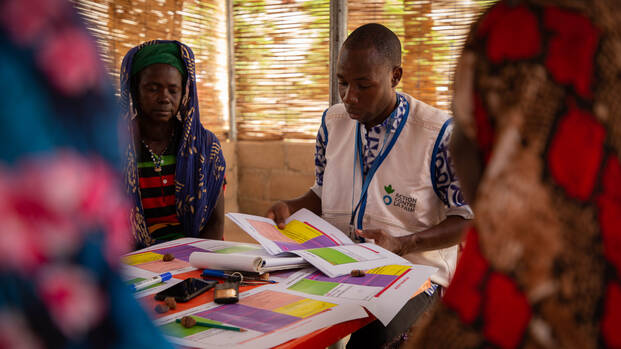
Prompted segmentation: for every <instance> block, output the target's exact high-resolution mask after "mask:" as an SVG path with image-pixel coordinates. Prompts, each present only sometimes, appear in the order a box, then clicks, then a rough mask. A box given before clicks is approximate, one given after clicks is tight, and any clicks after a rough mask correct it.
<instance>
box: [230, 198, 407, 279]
mask: <svg viewBox="0 0 621 349" xmlns="http://www.w3.org/2000/svg"><path fill="white" fill-rule="evenodd" d="M226 216H227V217H228V218H230V219H231V220H232V221H233V222H235V223H236V224H237V225H239V226H240V227H241V228H242V229H243V230H244V231H246V232H247V233H248V234H249V235H250V236H252V237H253V238H254V239H255V240H257V242H259V243H260V244H261V246H263V248H265V250H267V251H268V252H269V253H271V254H272V255H276V256H280V255H283V254H289V253H293V254H295V255H298V256H300V257H302V258H303V259H304V260H306V261H307V262H309V263H310V264H312V265H313V266H314V267H315V268H317V269H319V270H321V271H322V272H323V273H324V274H326V275H327V276H329V277H337V276H341V275H349V273H350V272H351V271H352V270H354V269H359V270H366V269H371V268H376V267H381V266H384V265H391V264H409V263H410V262H409V261H408V260H406V259H404V258H402V257H400V256H398V255H396V254H394V253H392V252H390V251H388V250H386V249H384V248H382V247H380V246H378V245H376V244H373V243H362V244H356V243H354V242H353V241H352V240H351V239H350V238H349V237H348V236H347V235H345V234H344V233H343V232H341V231H340V230H338V229H337V228H336V227H334V226H333V225H331V224H330V223H328V222H326V221H325V220H323V219H322V218H321V217H319V216H317V215H316V214H314V213H312V212H311V211H309V210H307V209H301V210H299V211H297V212H296V213H294V214H293V215H292V216H290V217H289V218H288V219H287V220H286V221H285V224H286V226H285V228H284V229H282V230H281V229H278V227H277V226H276V223H275V222H274V221H273V220H271V219H269V218H265V217H259V216H252V215H247V214H241V213H227V214H226Z"/></svg>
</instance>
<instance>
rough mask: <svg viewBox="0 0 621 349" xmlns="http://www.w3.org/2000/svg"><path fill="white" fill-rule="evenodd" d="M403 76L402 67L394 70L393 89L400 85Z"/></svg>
mask: <svg viewBox="0 0 621 349" xmlns="http://www.w3.org/2000/svg"><path fill="white" fill-rule="evenodd" d="M401 76H403V68H401V66H398V67H394V68H392V81H391V82H392V87H393V88H395V87H397V85H399V81H401Z"/></svg>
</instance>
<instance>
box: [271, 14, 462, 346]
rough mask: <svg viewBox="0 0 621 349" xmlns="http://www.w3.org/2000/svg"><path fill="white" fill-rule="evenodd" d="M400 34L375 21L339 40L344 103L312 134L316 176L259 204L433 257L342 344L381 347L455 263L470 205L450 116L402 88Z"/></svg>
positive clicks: (416, 259) (421, 257)
mask: <svg viewBox="0 0 621 349" xmlns="http://www.w3.org/2000/svg"><path fill="white" fill-rule="evenodd" d="M402 74H403V69H402V68H401V44H400V42H399V39H398V38H397V36H396V35H395V34H394V33H393V32H392V31H390V30H389V29H388V28H386V27H384V26H382V25H380V24H366V25H363V26H362V27H360V28H358V29H356V30H355V31H354V32H352V33H351V35H350V36H349V37H348V38H347V40H345V43H344V44H343V47H342V49H341V52H340V54H339V60H338V65H337V78H338V82H339V94H340V96H341V99H342V100H343V103H342V104H337V105H334V106H332V107H330V108H329V109H328V110H327V111H326V112H325V113H324V115H323V118H322V124H321V127H320V129H319V132H318V134H317V145H316V148H317V150H316V154H315V164H316V183H315V185H314V186H313V187H312V188H311V190H309V191H308V192H307V193H306V194H305V195H303V196H301V197H299V198H296V199H292V200H286V201H280V202H277V203H275V204H274V205H273V206H272V207H271V208H270V210H269V211H268V212H267V216H268V217H270V218H273V219H274V220H275V221H276V222H277V223H278V224H279V225H284V219H285V218H287V217H288V216H289V215H290V214H291V213H292V212H295V211H297V210H299V209H301V208H307V209H310V210H311V211H313V212H315V213H316V214H320V215H322V216H323V218H324V219H326V220H327V221H329V222H330V223H332V224H333V225H335V226H336V227H338V228H339V229H341V230H343V231H346V232H349V233H350V235H351V236H352V237H354V238H358V239H360V238H361V237H362V238H368V239H374V240H375V242H376V243H377V244H379V245H381V246H383V247H385V248H387V249H389V250H391V251H393V252H395V253H397V254H400V255H402V256H404V257H405V258H407V259H408V260H410V261H412V262H413V263H419V264H426V265H433V266H436V267H437V268H438V269H439V271H438V273H437V274H435V275H434V276H432V278H431V281H432V282H433V283H432V285H433V286H432V287H431V288H430V289H428V290H427V291H426V292H423V293H421V294H420V295H418V296H417V297H415V298H414V299H412V300H411V301H410V302H408V304H406V306H405V307H404V309H402V311H401V312H400V313H399V314H398V315H397V316H396V317H395V319H393V321H392V322H391V323H390V324H389V325H388V326H387V327H386V328H384V327H383V326H382V325H381V324H380V323H379V322H378V321H376V322H374V323H372V324H370V325H369V326H367V327H365V328H364V329H362V330H360V331H358V332H356V333H355V334H354V335H352V338H351V340H350V342H349V343H348V346H350V347H357V346H363V345H364V346H367V347H379V346H382V345H384V344H386V343H389V342H391V341H393V340H394V339H395V337H397V338H398V337H399V335H400V334H401V333H403V332H405V331H406V330H407V329H408V328H409V326H410V325H411V324H412V323H413V322H414V321H416V319H417V318H418V316H419V315H420V314H421V313H422V312H423V311H424V310H425V309H426V308H427V307H428V306H429V305H430V304H432V302H433V301H434V300H435V299H436V298H438V297H439V290H438V287H439V286H447V285H448V282H449V279H450V277H451V274H452V272H453V270H454V268H455V260H456V257H457V246H456V245H457V244H458V243H459V242H460V241H461V238H462V231H463V229H464V226H465V225H466V224H467V220H468V219H471V218H472V212H471V210H470V208H469V207H468V206H467V205H464V203H463V200H462V198H461V190H460V189H459V183H458V182H457V180H456V178H455V176H454V174H453V171H452V169H451V166H450V160H451V159H450V154H449V153H448V148H447V145H448V141H449V138H450V130H451V121H450V119H449V116H448V115H446V114H445V113H443V112H441V111H440V110H437V109H435V108H432V107H430V106H428V105H426V104H424V103H422V102H420V101H418V100H416V99H414V98H412V97H410V96H408V95H406V94H404V93H396V92H395V87H396V86H397V85H398V83H399V81H400V80H401V77H402Z"/></svg>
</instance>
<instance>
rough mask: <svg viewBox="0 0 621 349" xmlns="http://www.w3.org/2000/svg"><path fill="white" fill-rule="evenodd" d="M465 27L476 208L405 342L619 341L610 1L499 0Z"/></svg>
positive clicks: (620, 131) (619, 105) (620, 130)
mask: <svg viewBox="0 0 621 349" xmlns="http://www.w3.org/2000/svg"><path fill="white" fill-rule="evenodd" d="M472 28H473V29H472V31H471V33H470V36H469V37H468V40H467V42H466V44H465V48H464V53H463V56H462V58H464V59H462V61H461V65H460V66H458V68H457V72H456V79H457V81H456V83H455V86H456V87H458V89H457V90H456V92H455V93H456V99H455V101H456V103H455V110H454V115H455V121H456V126H455V127H456V128H462V130H463V131H464V134H465V135H466V137H468V138H469V139H470V142H471V144H470V147H473V150H474V151H476V150H477V149H478V151H479V153H480V158H481V159H483V160H484V161H483V164H480V165H479V164H472V166H474V167H475V168H476V166H480V168H476V169H475V170H473V171H471V173H479V172H477V171H481V172H482V175H481V177H480V178H481V179H480V180H479V183H478V187H477V188H476V202H474V204H473V208H474V213H475V215H476V218H475V221H474V226H473V227H472V228H471V229H470V230H469V232H468V235H467V241H466V244H465V248H464V250H463V254H462V256H461V259H460V261H459V263H458V266H457V270H456V272H455V276H454V277H453V279H452V281H451V284H450V285H449V287H448V288H447V290H446V294H445V296H444V298H443V304H442V305H441V306H440V307H439V309H438V310H437V311H436V312H435V313H434V315H433V316H432V319H430V321H429V323H428V324H427V326H425V327H422V328H420V329H419V331H418V332H417V333H416V335H415V337H414V338H415V340H414V341H413V342H412V343H411V344H412V346H411V347H414V348H432V347H433V348H436V347H442V348H486V347H492V348H520V347H522V348H573V347H579V348H598V347H607V348H621V102H620V99H619V91H621V84H620V83H619V76H621V64H619V63H618V62H619V57H621V2H619V1H616V0H614V1H613V0H592V1H580V0H575V1H574V0H572V1H562V0H523V1H515V0H512V1H509V0H506V1H499V2H498V3H496V4H495V5H494V6H492V7H491V8H490V9H489V10H488V11H487V12H486V13H485V14H484V15H483V16H482V17H481V18H480V19H479V20H478V22H477V23H475V25H474V26H473V27H472ZM471 80H472V81H471ZM460 97H461V98H460ZM463 97H466V98H463ZM464 100H466V101H471V102H470V103H469V104H468V105H466V103H464V102H463V101H464ZM460 103H461V104H460ZM457 170H458V176H459V177H460V178H462V179H466V180H465V181H467V178H468V173H467V171H464V172H466V173H460V172H459V171H460V170H468V168H466V167H464V168H462V169H459V168H458V169H457Z"/></svg>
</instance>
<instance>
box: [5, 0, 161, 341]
mask: <svg viewBox="0 0 621 349" xmlns="http://www.w3.org/2000/svg"><path fill="white" fill-rule="evenodd" d="M105 76H106V74H105V71H104V69H103V66H102V64H101V62H100V60H99V59H98V57H97V50H96V48H95V45H94V41H93V40H92V39H91V37H90V36H89V35H88V33H87V31H86V29H85V28H84V27H83V26H82V24H81V23H80V22H79V21H78V17H77V15H76V14H75V12H74V10H73V7H72V6H71V4H70V3H69V2H67V1H61V0H0V78H2V81H4V82H5V83H3V84H1V85H0V100H1V103H0V104H1V105H2V107H1V108H0V122H1V123H2V127H0V148H2V151H0V222H2V224H1V228H0V265H1V267H0V343H1V344H0V346H2V347H6V348H39V347H41V348H92V347H101V346H102V345H104V343H105V346H107V347H111V348H114V347H122V348H139V347H141V348H169V347H171V346H170V344H168V343H166V341H165V340H164V337H163V336H162V334H161V333H160V332H159V331H157V330H156V329H155V327H154V325H153V323H152V322H151V320H150V319H149V317H148V316H147V315H146V313H145V312H144V310H143V309H142V308H141V307H140V306H139V305H138V303H137V302H136V300H135V299H134V297H133V296H132V295H131V294H130V292H129V289H128V286H127V285H126V284H125V283H124V282H123V281H122V280H121V278H120V276H119V261H120V257H121V254H122V253H125V252H127V251H128V250H129V248H130V243H131V235H130V233H129V226H128V221H127V209H128V208H127V206H128V205H127V202H126V196H125V194H124V192H123V189H122V186H121V182H120V173H119V171H118V170H119V167H120V156H119V154H118V147H117V144H118V138H117V129H118V122H119V120H118V118H117V116H118V108H117V107H116V106H117V103H116V101H115V99H114V95H113V90H112V86H111V84H110V83H109V81H108V80H107V79H106V78H105Z"/></svg>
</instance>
